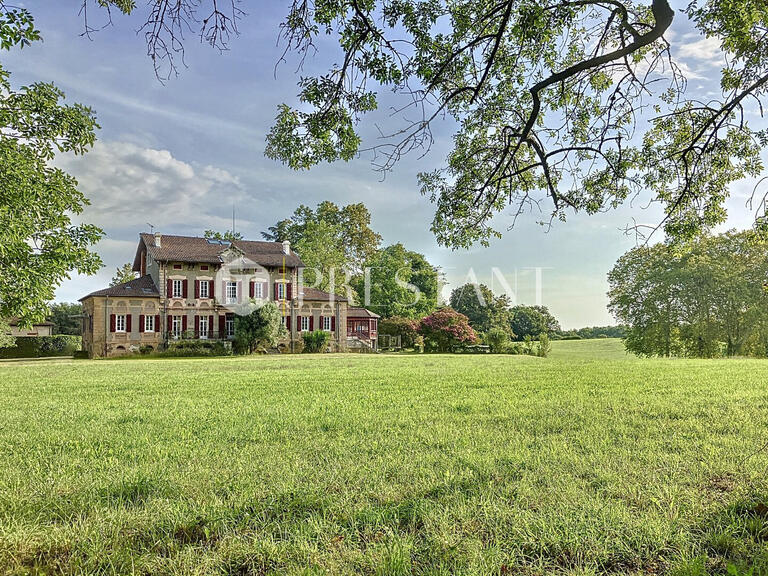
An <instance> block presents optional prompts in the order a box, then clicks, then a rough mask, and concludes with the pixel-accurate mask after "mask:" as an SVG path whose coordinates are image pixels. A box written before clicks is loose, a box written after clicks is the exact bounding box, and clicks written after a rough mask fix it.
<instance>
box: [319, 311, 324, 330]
mask: <svg viewBox="0 0 768 576" xmlns="http://www.w3.org/2000/svg"><path fill="white" fill-rule="evenodd" d="M318 322H320V328H318V329H319V330H323V329H324V328H325V324H323V316H322V315H320V316H319V317H318Z"/></svg>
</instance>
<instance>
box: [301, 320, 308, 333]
mask: <svg viewBox="0 0 768 576" xmlns="http://www.w3.org/2000/svg"><path fill="white" fill-rule="evenodd" d="M301 331H302V332H308V331H309V316H302V317H301Z"/></svg>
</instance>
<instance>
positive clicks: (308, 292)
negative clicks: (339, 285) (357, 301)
mask: <svg viewBox="0 0 768 576" xmlns="http://www.w3.org/2000/svg"><path fill="white" fill-rule="evenodd" d="M299 297H300V298H303V299H304V300H318V301H322V302H330V301H331V300H335V301H338V302H346V301H347V299H346V298H344V297H343V296H339V295H337V294H331V293H330V292H323V291H322V290H318V289H317V288H308V287H306V286H305V287H304V288H302V290H301V293H300V294H299Z"/></svg>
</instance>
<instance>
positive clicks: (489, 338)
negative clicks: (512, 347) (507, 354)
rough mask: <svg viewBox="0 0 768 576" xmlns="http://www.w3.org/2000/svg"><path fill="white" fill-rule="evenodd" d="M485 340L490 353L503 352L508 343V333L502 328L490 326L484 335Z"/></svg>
mask: <svg viewBox="0 0 768 576" xmlns="http://www.w3.org/2000/svg"><path fill="white" fill-rule="evenodd" d="M485 342H486V344H488V346H489V347H490V348H491V353H492V354H503V353H504V349H505V348H506V346H507V344H508V343H509V335H508V334H507V331H506V330H504V329H503V328H491V329H490V330H488V334H486V335H485Z"/></svg>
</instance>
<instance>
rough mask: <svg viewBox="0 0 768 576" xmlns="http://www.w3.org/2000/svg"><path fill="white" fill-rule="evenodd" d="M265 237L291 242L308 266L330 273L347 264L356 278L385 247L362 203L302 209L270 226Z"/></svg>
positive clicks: (326, 204)
mask: <svg viewBox="0 0 768 576" xmlns="http://www.w3.org/2000/svg"><path fill="white" fill-rule="evenodd" d="M261 235H262V236H263V237H264V239H265V240H269V241H271V242H283V241H285V240H288V241H289V242H290V243H291V244H292V245H293V246H294V247H296V251H297V252H298V253H299V255H300V256H301V258H302V260H303V261H304V263H305V264H306V265H307V266H311V267H317V268H320V269H323V270H328V269H330V267H331V266H338V265H340V264H339V260H343V265H344V267H345V269H347V270H349V271H350V272H351V273H353V274H359V273H361V272H362V268H363V265H364V263H365V262H366V261H367V260H368V259H370V258H372V257H373V255H374V254H375V253H376V250H378V247H379V244H380V243H381V236H380V235H379V234H377V233H376V232H374V231H373V230H372V229H371V214H370V212H368V209H367V208H366V207H365V204H362V203H359V204H349V205H347V206H343V207H339V206H337V205H336V204H334V203H333V202H329V201H325V202H321V203H320V204H318V205H317V208H316V209H315V210H313V209H312V208H309V207H307V206H304V205H302V206H299V207H298V208H297V209H296V210H295V211H294V212H293V215H292V216H291V217H290V218H288V219H285V220H281V221H279V222H277V223H276V224H275V225H274V226H270V227H269V229H268V230H267V231H266V232H262V233H261ZM299 248H303V250H304V252H302V251H301V250H300V249H299ZM315 248H317V249H318V250H317V251H315ZM322 248H324V251H325V252H326V253H327V255H326V256H325V257H323V256H322V252H323V250H322ZM305 252H306V253H307V254H305ZM318 252H319V253H318Z"/></svg>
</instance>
